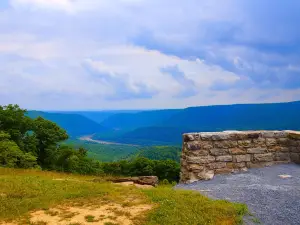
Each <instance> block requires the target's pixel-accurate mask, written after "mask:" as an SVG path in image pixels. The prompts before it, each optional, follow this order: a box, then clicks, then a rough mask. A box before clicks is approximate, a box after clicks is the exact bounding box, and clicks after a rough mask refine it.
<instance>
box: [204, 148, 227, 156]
mask: <svg viewBox="0 0 300 225" xmlns="http://www.w3.org/2000/svg"><path fill="white" fill-rule="evenodd" d="M209 152H210V154H211V155H213V156H219V155H227V154H228V149H222V148H213V149H210V150H209Z"/></svg>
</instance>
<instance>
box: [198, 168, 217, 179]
mask: <svg viewBox="0 0 300 225" xmlns="http://www.w3.org/2000/svg"><path fill="white" fill-rule="evenodd" d="M214 175H215V172H214V171H213V170H203V171H202V172H200V173H197V178H198V180H211V179H212V178H213V177H214Z"/></svg>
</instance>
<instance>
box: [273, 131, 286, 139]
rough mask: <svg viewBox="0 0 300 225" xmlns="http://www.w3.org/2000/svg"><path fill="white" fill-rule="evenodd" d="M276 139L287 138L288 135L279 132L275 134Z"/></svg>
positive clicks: (284, 132)
mask: <svg viewBox="0 0 300 225" xmlns="http://www.w3.org/2000/svg"><path fill="white" fill-rule="evenodd" d="M274 137H275V138H287V137H288V133H287V132H286V131H277V132H275V134H274Z"/></svg>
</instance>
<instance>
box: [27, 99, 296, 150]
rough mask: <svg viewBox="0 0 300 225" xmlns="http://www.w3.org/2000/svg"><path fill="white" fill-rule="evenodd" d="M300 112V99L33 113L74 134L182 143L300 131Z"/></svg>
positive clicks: (129, 141)
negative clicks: (240, 133) (227, 133)
mask: <svg viewBox="0 0 300 225" xmlns="http://www.w3.org/2000/svg"><path fill="white" fill-rule="evenodd" d="M75 113H77V114H75ZM299 115H300V101H297V102H288V103H272V104H237V105H217V106H199V107H190V108H186V109H170V110H153V111H143V112H134V111H127V112H126V111H125V112H124V111H120V113H118V111H111V112H110V111H108V112H106V111H103V112H72V113H67V112H64V113H45V112H39V111H30V112H29V116H31V117H37V116H42V117H44V118H46V119H49V120H51V121H53V122H56V123H57V124H59V125H60V126H61V127H63V128H64V129H66V130H67V131H68V133H69V134H70V135H71V136H72V137H78V136H83V135H89V134H94V133H96V134H95V135H94V139H98V140H104V141H112V142H119V143H127V144H138V145H174V144H175V145H180V144H181V142H182V133H185V132H200V131H223V130H286V129H290V130H300V116H299ZM91 118H92V119H91ZM96 121H98V123H97V122H96Z"/></svg>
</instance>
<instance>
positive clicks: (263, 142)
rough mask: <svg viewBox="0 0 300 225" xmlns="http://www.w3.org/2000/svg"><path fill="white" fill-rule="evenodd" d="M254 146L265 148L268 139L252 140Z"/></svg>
mask: <svg viewBox="0 0 300 225" xmlns="http://www.w3.org/2000/svg"><path fill="white" fill-rule="evenodd" d="M252 143H253V146H255V147H265V146H266V139H265V138H261V137H259V138H257V139H252Z"/></svg>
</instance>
